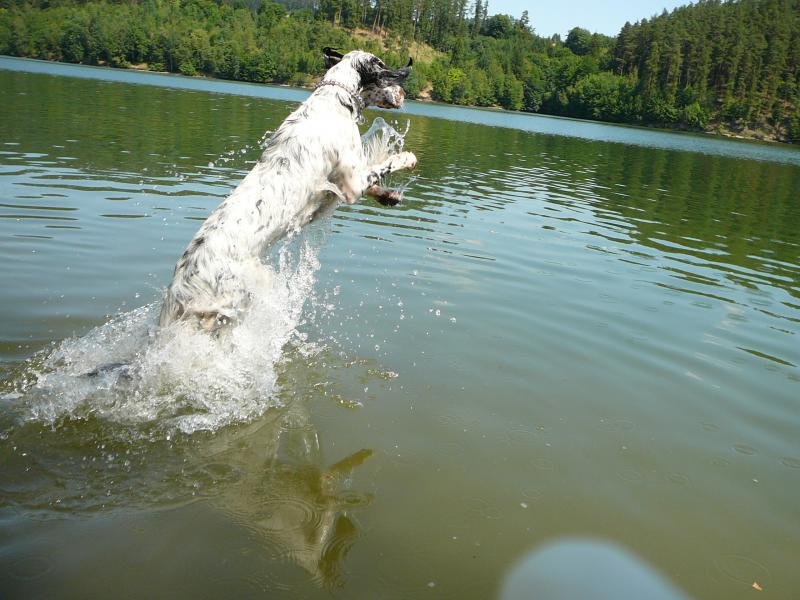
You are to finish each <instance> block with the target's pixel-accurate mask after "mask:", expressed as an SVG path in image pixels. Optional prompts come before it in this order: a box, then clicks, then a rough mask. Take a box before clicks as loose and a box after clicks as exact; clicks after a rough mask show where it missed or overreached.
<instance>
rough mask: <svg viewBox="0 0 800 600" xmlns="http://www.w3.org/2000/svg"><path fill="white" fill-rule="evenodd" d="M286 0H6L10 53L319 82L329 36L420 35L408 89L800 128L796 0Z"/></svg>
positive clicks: (599, 113)
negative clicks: (538, 0)
mask: <svg viewBox="0 0 800 600" xmlns="http://www.w3.org/2000/svg"><path fill="white" fill-rule="evenodd" d="M281 1H282V2H283V4H278V3H275V2H272V1H270V0H0V54H11V55H16V56H26V57H32V58H41V59H49V60H61V61H67V62H79V63H84V64H101V65H109V66H117V67H126V66H130V65H137V66H143V67H145V68H149V69H151V70H163V71H170V72H176V73H182V74H184V75H209V76H214V77H220V78H225V79H236V80H246V81H252V82H277V83H290V84H293V85H304V86H309V85H313V82H314V79H315V77H316V76H318V75H320V74H321V73H322V71H323V69H324V66H323V64H322V60H321V57H320V54H319V49H320V48H322V47H323V46H332V47H336V48H339V49H340V50H343V51H346V50H348V49H351V48H363V49H365V50H369V51H373V52H376V53H379V54H381V55H382V57H383V58H384V59H385V60H386V62H388V63H390V64H401V63H403V62H405V61H406V60H407V59H408V56H409V54H410V51H409V48H414V52H413V54H414V58H415V65H416V66H415V69H414V71H413V72H412V75H411V77H410V78H409V79H408V80H407V82H406V89H407V93H408V95H409V97H411V98H415V97H419V96H420V95H421V94H423V92H427V91H428V90H430V93H431V96H432V97H433V98H434V99H436V100H439V101H442V102H452V103H455V104H464V105H478V106H501V107H504V108H508V109H512V110H526V111H530V112H546V113H550V114H557V115H565V116H574V117H580V118H588V119H599V120H605V121H619V122H627V123H649V124H658V125H667V126H679V127H687V128H692V129H700V130H703V129H708V128H709V127H710V126H712V125H716V124H718V123H730V124H735V125H749V126H751V127H758V126H759V125H760V124H767V125H769V126H774V127H778V128H779V129H780V128H782V130H783V131H785V132H786V135H787V137H788V138H791V139H793V140H794V141H797V140H798V138H799V137H800V0H729V1H726V2H721V1H720V0H698V1H697V2H696V3H694V4H693V5H690V6H685V7H681V8H678V9H676V10H674V11H673V12H672V13H667V12H664V13H662V14H661V15H660V16H657V17H654V18H652V19H649V20H642V21H640V22H637V23H635V24H633V25H632V24H630V23H626V24H625V26H624V27H623V28H622V29H621V31H620V32H619V34H618V36H617V37H616V38H609V37H607V36H604V35H600V34H597V33H591V32H590V31H588V30H586V29H582V28H579V27H576V28H573V29H572V30H570V32H569V34H568V36H567V38H566V40H565V42H563V43H562V42H561V40H560V38H559V37H558V36H554V37H552V38H541V37H539V36H537V35H535V34H534V33H533V29H532V27H531V23H530V17H529V16H528V14H527V11H526V12H525V13H523V15H522V16H521V18H520V19H519V20H517V19H515V18H514V17H511V16H509V15H502V14H501V15H491V16H489V15H487V5H488V3H487V2H486V1H485V0H476V2H474V3H467V2H466V1H465V0H459V1H457V2H453V1H452V0H281ZM533 19H534V21H535V15H534V16H533ZM357 28H361V30H363V29H370V30H371V31H372V33H373V35H367V36H365V35H364V33H363V31H361V30H358V31H354V30H355V29H357ZM419 44H428V45H429V46H432V47H433V48H434V49H435V50H436V51H438V53H437V52H435V51H433V50H430V49H428V50H425V51H424V54H423V55H422V56H419V55H418V52H419V50H418V48H420V46H419Z"/></svg>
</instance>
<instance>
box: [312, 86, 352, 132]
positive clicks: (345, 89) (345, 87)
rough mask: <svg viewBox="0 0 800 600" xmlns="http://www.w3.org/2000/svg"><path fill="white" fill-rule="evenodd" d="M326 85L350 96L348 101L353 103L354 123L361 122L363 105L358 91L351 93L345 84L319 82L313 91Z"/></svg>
mask: <svg viewBox="0 0 800 600" xmlns="http://www.w3.org/2000/svg"><path fill="white" fill-rule="evenodd" d="M326 85H332V86H334V87H338V88H341V89H343V90H344V91H345V92H347V93H348V94H349V96H350V99H351V100H352V101H353V106H352V109H353V110H354V116H355V118H356V121H358V122H359V123H361V122H363V120H364V117H363V115H362V114H361V113H362V111H363V110H364V106H365V105H364V99H363V98H362V97H361V95H360V94H359V93H358V91H353V90H351V89H350V88H349V87H347V86H346V85H345V84H343V83H339V82H338V81H320V82H319V83H318V84H317V85H315V86H314V89H315V90H318V89H319V88H321V87H324V86H326Z"/></svg>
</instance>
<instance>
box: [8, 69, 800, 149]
mask: <svg viewBox="0 0 800 600" xmlns="http://www.w3.org/2000/svg"><path fill="white" fill-rule="evenodd" d="M0 57H7V58H10V59H15V60H24V61H31V62H34V63H42V64H54V65H64V66H72V67H89V68H95V69H102V70H107V71H112V72H126V71H129V72H134V73H142V74H148V75H157V76H162V75H166V76H174V77H180V78H183V79H186V80H188V81H210V82H213V81H219V82H227V83H234V84H241V85H247V86H269V87H272V88H281V89H284V90H287V91H289V90H296V91H297V92H301V91H302V92H311V91H313V90H314V85H313V84H306V85H303V84H294V85H293V84H288V83H280V82H253V81H247V80H243V79H222V78H218V77H213V76H210V75H206V74H203V73H197V74H195V75H184V74H182V73H173V72H170V71H158V70H154V69H150V68H148V65H147V64H146V63H140V64H134V65H128V66H124V67H115V66H111V65H109V64H97V65H89V64H83V63H71V62H64V61H57V60H48V59H40V58H29V57H25V56H12V55H0ZM318 80H319V77H318V76H313V75H310V74H309V75H308V81H311V82H314V83H316V82H317V81H318ZM426 92H427V93H426ZM409 99H410V100H413V101H414V102H419V103H420V104H427V105H439V106H449V107H453V108H468V109H474V110H488V111H491V112H494V113H500V114H502V113H505V114H508V115H531V116H542V117H548V118H556V119H561V118H565V119H573V120H578V121H586V122H588V123H598V124H603V125H618V126H623V127H638V128H642V129H652V130H657V131H664V132H671V133H690V134H696V135H697V134H699V135H707V136H710V137H714V138H718V139H730V140H741V141H746V142H760V143H767V144H775V145H778V146H783V147H790V148H791V147H795V146H796V145H797V144H793V143H792V142H791V141H790V140H788V139H786V137H785V136H783V135H781V132H779V131H777V130H776V128H774V127H761V128H754V127H750V126H733V125H731V124H729V123H727V124H726V123H716V122H715V123H711V124H709V126H708V127H707V128H706V129H704V130H702V129H690V128H687V127H682V126H669V125H667V126H665V125H661V124H657V123H641V122H640V123H637V122H620V121H601V120H596V119H580V118H576V117H566V116H563V115H556V114H550V113H545V112H529V111H514V110H508V109H505V108H503V107H501V106H477V105H467V104H453V103H448V102H440V101H437V100H434V99H432V98H431V96H430V93H429V88H427V89H425V90H423V94H421V95H420V96H418V97H417V98H409Z"/></svg>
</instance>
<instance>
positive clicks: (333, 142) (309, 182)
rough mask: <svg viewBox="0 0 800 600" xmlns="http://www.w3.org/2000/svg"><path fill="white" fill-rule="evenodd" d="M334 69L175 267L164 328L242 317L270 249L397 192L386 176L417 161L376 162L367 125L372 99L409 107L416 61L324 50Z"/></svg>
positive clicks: (209, 326)
mask: <svg viewBox="0 0 800 600" xmlns="http://www.w3.org/2000/svg"><path fill="white" fill-rule="evenodd" d="M323 55H324V57H325V61H326V65H327V66H328V67H329V69H328V71H327V72H326V73H325V75H324V77H323V78H322V81H321V82H320V83H319V84H318V85H317V87H316V89H315V90H314V92H313V93H312V94H311V96H310V97H309V98H308V99H307V100H306V101H305V102H303V103H302V104H301V105H300V106H299V107H298V108H297V110H295V111H294V112H293V113H292V114H291V115H289V116H288V117H287V118H286V120H285V121H284V122H283V123H282V124H281V126H280V127H279V128H278V129H277V131H275V133H274V134H273V135H272V137H271V138H270V139H269V141H268V142H267V147H266V149H265V150H264V153H263V154H262V155H261V158H260V159H259V160H258V162H257V163H256V165H255V166H254V167H253V169H252V170H251V171H250V173H248V175H247V176H246V177H245V178H244V180H243V181H242V182H241V183H240V184H239V186H238V187H237V188H236V189H235V190H234V191H233V192H232V193H231V195H230V196H228V197H227V198H226V199H225V200H224V201H223V202H222V204H220V205H219V206H218V207H217V208H216V210H214V212H212V213H211V215H210V216H209V217H208V218H207V219H206V220H205V222H204V223H203V225H202V226H201V227H200V229H199V230H198V232H197V233H196V234H195V236H194V237H193V238H192V240H191V242H190V243H189V246H188V247H187V248H186V251H185V252H184V253H183V255H182V256H181V258H180V259H179V260H178V263H177V264H176V265H175V272H174V275H173V279H172V283H171V284H170V285H169V287H168V288H167V291H166V293H165V296H164V301H163V304H162V307H161V315H160V317H159V325H160V326H166V325H169V324H170V323H173V322H175V321H178V320H183V319H196V320H197V321H198V322H199V324H200V326H201V327H202V328H203V329H205V330H207V331H215V330H216V329H218V328H219V327H220V326H222V325H224V324H226V323H227V322H229V321H231V320H235V319H236V318H237V316H238V315H239V313H240V311H242V310H243V309H244V308H245V307H246V306H247V304H248V299H249V292H248V287H249V286H248V281H253V278H254V277H256V278H257V277H258V276H259V275H258V273H259V272H263V271H264V269H263V265H262V263H261V255H262V253H263V252H264V250H265V249H266V248H267V247H268V246H269V245H270V244H272V243H274V242H275V241H276V240H278V239H280V238H282V237H283V236H285V235H287V234H289V233H290V232H292V231H295V230H297V229H299V228H300V227H302V226H303V225H305V224H306V223H308V222H309V221H311V220H312V219H313V218H314V216H315V215H317V214H320V213H322V212H326V211H328V210H331V209H333V208H335V206H336V205H337V204H338V203H339V202H347V203H349V204H352V203H354V202H356V201H357V200H358V199H359V198H360V197H361V195H362V194H364V193H367V194H369V195H372V196H374V197H376V198H377V199H378V201H380V202H383V203H384V204H394V203H396V201H397V196H396V194H394V193H393V192H391V191H389V190H385V189H383V188H381V187H380V186H379V185H378V183H379V182H380V180H381V178H382V177H384V176H385V175H387V174H389V173H391V172H393V171H397V170H399V169H412V168H414V167H415V166H416V163H417V159H416V157H415V156H414V155H413V154H412V153H411V152H399V153H396V154H393V155H391V156H389V157H388V158H386V159H385V160H384V161H383V162H381V163H379V164H367V158H366V156H367V154H366V153H365V150H364V147H363V145H362V140H361V137H360V134H359V130H358V124H359V123H360V122H361V121H362V111H363V109H364V107H365V106H369V105H375V106H379V107H382V108H400V107H401V106H402V105H403V100H404V98H405V92H404V91H403V88H402V87H400V84H401V83H402V81H403V80H404V79H405V78H406V77H408V75H409V73H410V72H411V66H412V62H411V61H409V63H408V66H406V67H405V68H402V69H396V70H393V69H390V68H388V67H387V66H386V65H385V64H384V63H383V61H381V60H380V59H379V58H378V57H376V56H374V55H372V54H369V53H368V52H363V51H360V50H354V51H353V52H349V53H347V54H345V55H342V54H339V53H338V52H336V51H334V50H332V49H330V48H325V49H323Z"/></svg>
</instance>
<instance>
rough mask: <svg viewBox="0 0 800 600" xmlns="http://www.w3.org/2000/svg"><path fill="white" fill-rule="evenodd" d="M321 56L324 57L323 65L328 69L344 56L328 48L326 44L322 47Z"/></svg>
mask: <svg viewBox="0 0 800 600" xmlns="http://www.w3.org/2000/svg"><path fill="white" fill-rule="evenodd" d="M322 56H323V57H324V58H325V67H326V68H328V69H330V68H331V67H332V66H333V65H335V64H336V63H338V62H339V61H340V60H342V58H344V57H343V56H342V55H341V54H339V53H338V52H337V51H336V50H334V49H333V48H329V47H328V46H325V47H324V48H323V49H322Z"/></svg>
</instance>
